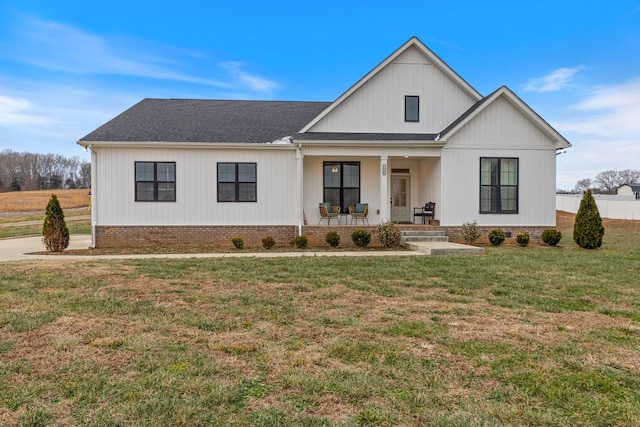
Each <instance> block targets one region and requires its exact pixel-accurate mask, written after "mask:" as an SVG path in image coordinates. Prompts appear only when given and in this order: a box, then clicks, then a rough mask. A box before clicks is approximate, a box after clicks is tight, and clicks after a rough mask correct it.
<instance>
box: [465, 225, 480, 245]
mask: <svg viewBox="0 0 640 427" xmlns="http://www.w3.org/2000/svg"><path fill="white" fill-rule="evenodd" d="M479 237H480V229H478V223H477V222H475V221H473V222H463V223H462V238H463V239H464V241H465V242H467V243H473V242H475V241H476V240H478V238H479Z"/></svg>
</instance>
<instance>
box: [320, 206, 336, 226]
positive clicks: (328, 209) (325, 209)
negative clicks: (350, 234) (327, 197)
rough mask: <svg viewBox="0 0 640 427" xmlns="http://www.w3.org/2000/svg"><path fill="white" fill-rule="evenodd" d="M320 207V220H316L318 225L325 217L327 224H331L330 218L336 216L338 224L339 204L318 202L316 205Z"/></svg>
mask: <svg viewBox="0 0 640 427" xmlns="http://www.w3.org/2000/svg"><path fill="white" fill-rule="evenodd" d="M318 208H319V209H320V221H318V225H320V222H321V221H322V220H323V219H325V218H326V219H327V225H329V224H331V218H337V219H338V224H340V206H331V204H329V203H320V204H319V205H318Z"/></svg>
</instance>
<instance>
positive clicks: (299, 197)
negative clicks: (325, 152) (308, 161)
mask: <svg viewBox="0 0 640 427" xmlns="http://www.w3.org/2000/svg"><path fill="white" fill-rule="evenodd" d="M303 177H304V154H303V153H302V146H301V145H300V144H298V145H297V146H296V185H295V196H294V203H295V205H296V219H297V221H298V224H297V225H298V235H299V236H301V235H302V226H303V225H304V194H303V190H302V189H303V187H304V185H303V184H304V183H303V180H304V178H303Z"/></svg>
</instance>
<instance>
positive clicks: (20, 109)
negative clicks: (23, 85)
mask: <svg viewBox="0 0 640 427" xmlns="http://www.w3.org/2000/svg"><path fill="white" fill-rule="evenodd" d="M32 110H33V105H32V104H31V102H29V101H28V100H26V99H24V98H19V97H13V96H3V95H0V125H11V124H21V125H34V124H42V123H46V122H50V120H49V119H47V118H45V117H43V116H38V115H35V114H33V113H32Z"/></svg>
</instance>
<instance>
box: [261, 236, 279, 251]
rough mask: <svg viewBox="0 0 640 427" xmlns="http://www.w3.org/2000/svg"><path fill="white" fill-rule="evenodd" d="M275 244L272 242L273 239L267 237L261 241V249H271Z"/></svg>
mask: <svg viewBox="0 0 640 427" xmlns="http://www.w3.org/2000/svg"><path fill="white" fill-rule="evenodd" d="M275 244H276V241H275V240H273V237H271V236H267V237H265V238H264V239H262V247H263V248H265V249H271V248H272V247H273V246H274V245H275Z"/></svg>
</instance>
